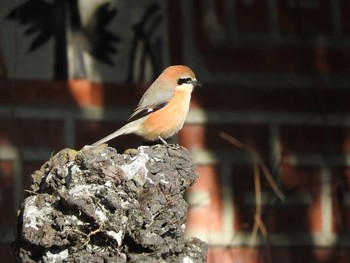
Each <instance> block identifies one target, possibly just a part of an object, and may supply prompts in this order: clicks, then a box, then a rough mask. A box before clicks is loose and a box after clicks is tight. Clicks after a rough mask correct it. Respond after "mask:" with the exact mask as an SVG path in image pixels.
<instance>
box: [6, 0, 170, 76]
mask: <svg viewBox="0 0 350 263" xmlns="http://www.w3.org/2000/svg"><path fill="white" fill-rule="evenodd" d="M119 11H120V12H123V10H117V7H116V6H113V5H112V4H111V2H105V3H102V4H100V5H98V6H96V9H95V10H94V12H93V14H92V15H91V16H90V17H89V20H88V22H85V23H84V24H83V23H82V19H81V13H80V12H81V11H80V9H79V1H78V0H63V1H62V0H54V1H52V3H49V2H47V1H43V0H30V1H27V2H25V3H23V4H20V5H19V6H18V7H16V8H14V9H13V10H12V11H11V12H10V13H9V14H8V16H7V19H9V20H18V21H19V22H20V25H21V26H23V27H24V26H26V27H27V28H26V30H25V32H24V34H25V35H26V36H28V37H29V36H35V38H34V40H33V41H32V43H31V45H30V48H29V50H28V52H33V51H36V50H38V49H40V47H42V46H43V45H44V44H45V43H47V42H48V41H49V40H50V39H51V38H53V39H54V50H53V54H54V79H56V80H67V79H69V78H71V79H75V78H84V79H86V78H88V77H89V76H88V74H87V70H86V65H85V61H84V58H83V53H84V52H88V53H89V54H90V55H91V56H92V57H93V58H95V59H97V60H98V61H100V62H102V63H104V64H105V65H108V66H110V67H113V66H115V65H114V56H116V55H118V49H117V47H116V46H117V45H118V44H119V43H120V42H121V41H123V36H119V35H116V34H114V33H113V32H111V30H109V29H108V26H109V25H110V24H111V21H112V20H113V19H115V18H116V17H117V15H118V12H119ZM142 12H143V13H142V15H141V17H140V18H139V21H137V22H134V23H133V24H132V25H131V28H130V31H131V32H132V34H133V40H132V41H131V49H130V53H129V55H128V66H127V68H128V73H127V77H126V79H125V81H126V82H127V83H128V82H133V81H137V82H140V81H144V80H145V78H146V76H145V74H146V72H145V70H146V64H150V66H151V68H152V80H153V79H155V78H156V76H158V74H159V73H160V72H161V70H162V69H163V61H164V60H163V57H162V50H163V49H164V43H163V40H162V39H161V37H159V36H157V35H156V31H157V30H158V29H159V27H160V25H161V23H162V21H163V17H162V14H161V8H160V5H159V4H158V3H156V2H153V3H150V4H149V5H148V6H147V7H146V8H145V9H144V10H143V11H142ZM124 37H125V36H124ZM69 48H70V49H71V50H72V53H73V56H68V52H69V50H68V49H69ZM123 55H124V54H123ZM95 67H96V65H95ZM123 67H124V65H123ZM117 70H118V69H117V68H116V71H117ZM70 73H71V74H70Z"/></svg>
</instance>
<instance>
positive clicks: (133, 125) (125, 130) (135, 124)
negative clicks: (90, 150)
mask: <svg viewBox="0 0 350 263" xmlns="http://www.w3.org/2000/svg"><path fill="white" fill-rule="evenodd" d="M139 124H140V120H136V121H132V122H129V123H127V124H125V125H124V126H123V127H121V128H120V129H119V130H116V131H115V132H113V133H111V134H110V135H107V136H106V137H104V138H102V139H101V140H98V141H97V142H95V143H93V144H91V145H92V146H98V145H101V144H103V143H105V142H108V141H109V140H112V139H113V138H115V137H118V136H120V135H123V134H129V133H134V132H135V131H137V130H138V129H139Z"/></svg>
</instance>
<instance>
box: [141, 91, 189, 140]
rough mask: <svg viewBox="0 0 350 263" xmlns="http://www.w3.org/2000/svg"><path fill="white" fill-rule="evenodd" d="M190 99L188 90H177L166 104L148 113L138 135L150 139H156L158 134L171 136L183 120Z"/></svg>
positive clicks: (163, 136)
mask: <svg viewBox="0 0 350 263" xmlns="http://www.w3.org/2000/svg"><path fill="white" fill-rule="evenodd" d="M190 99H191V92H190V91H187V90H177V91H176V92H175V94H174V96H173V97H172V98H171V99H170V101H169V104H168V105H167V106H165V107H164V108H162V109H160V110H158V111H156V112H154V113H152V114H150V115H149V117H148V118H147V119H146V120H145V122H144V123H143V125H142V129H140V134H139V135H141V136H142V137H144V138H146V139H147V140H150V141H155V140H158V136H160V137H162V138H163V139H166V138H169V137H171V136H173V135H174V134H175V133H177V132H178V131H179V130H180V129H181V128H182V126H183V124H184V122H185V119H186V116H187V113H188V109H189V105H190ZM141 133H142V134H141Z"/></svg>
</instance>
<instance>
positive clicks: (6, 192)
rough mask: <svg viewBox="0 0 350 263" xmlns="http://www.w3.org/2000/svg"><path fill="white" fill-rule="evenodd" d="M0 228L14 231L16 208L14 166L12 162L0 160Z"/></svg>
mask: <svg viewBox="0 0 350 263" xmlns="http://www.w3.org/2000/svg"><path fill="white" fill-rule="evenodd" d="M0 195H1V196H0V211H6V212H5V213H1V214H0V228H3V229H13V226H14V221H15V207H14V200H13V198H14V165H13V163H12V162H11V161H2V160H0Z"/></svg>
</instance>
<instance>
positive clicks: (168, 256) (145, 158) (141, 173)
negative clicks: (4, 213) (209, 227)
mask: <svg viewBox="0 0 350 263" xmlns="http://www.w3.org/2000/svg"><path fill="white" fill-rule="evenodd" d="M196 178H197V174H196V172H195V165H194V163H193V161H192V159H191V156H190V154H189V152H188V151H187V150H185V149H184V148H182V147H180V146H176V145H155V146H151V147H146V146H142V147H140V148H138V149H133V150H129V151H128V152H126V153H124V154H118V153H117V152H116V150H115V149H114V148H110V147H106V146H105V145H103V146H99V147H91V146H86V147H84V148H83V149H82V150H80V151H78V152H77V151H74V150H70V149H65V150H62V151H61V152H59V153H58V154H56V155H55V156H54V157H52V158H51V159H50V160H49V161H47V162H46V163H45V164H44V165H43V166H42V167H41V169H40V170H38V171H36V172H34V173H33V175H32V181H33V183H32V186H31V188H32V189H31V191H30V195H29V196H28V197H27V198H26V199H25V200H24V202H23V204H22V209H21V211H20V214H19V217H18V234H17V239H16V241H15V257H16V261H17V262H205V259H206V249H207V246H206V244H205V243H204V242H202V241H200V240H198V239H196V238H192V239H188V240H186V239H184V237H183V234H184V230H185V223H186V216H187V204H186V202H185V200H184V199H183V194H184V191H185V190H186V189H187V188H188V187H189V186H190V185H191V184H193V182H194V181H195V179H196Z"/></svg>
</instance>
